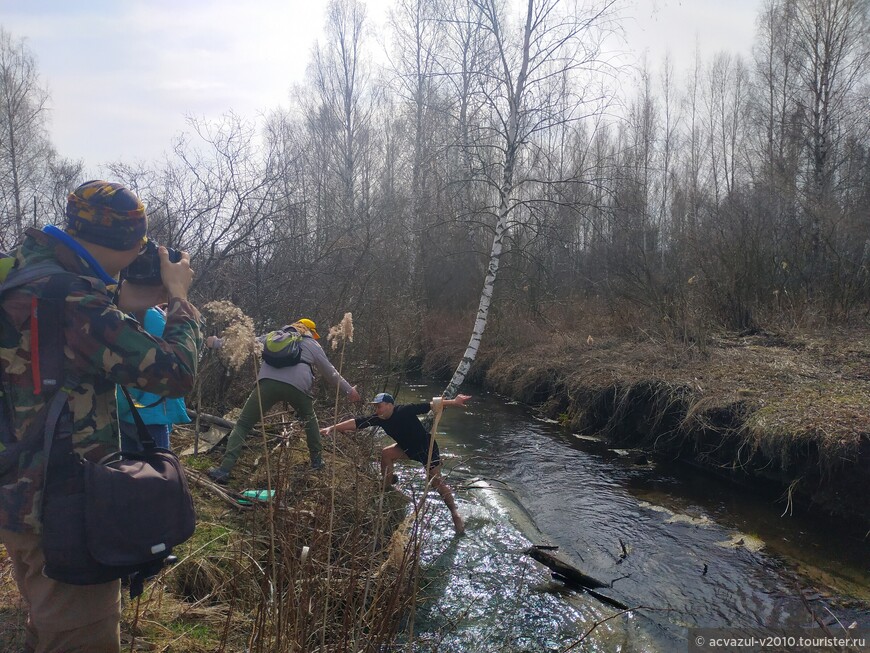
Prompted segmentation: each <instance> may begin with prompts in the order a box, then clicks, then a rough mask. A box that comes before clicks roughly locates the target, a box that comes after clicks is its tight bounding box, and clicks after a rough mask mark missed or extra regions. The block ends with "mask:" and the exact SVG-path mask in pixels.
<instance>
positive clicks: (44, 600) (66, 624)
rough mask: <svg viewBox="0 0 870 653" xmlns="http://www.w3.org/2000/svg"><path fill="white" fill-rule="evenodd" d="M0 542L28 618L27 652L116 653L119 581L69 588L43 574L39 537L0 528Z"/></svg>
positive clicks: (71, 586) (118, 640)
mask: <svg viewBox="0 0 870 653" xmlns="http://www.w3.org/2000/svg"><path fill="white" fill-rule="evenodd" d="M0 542H2V543H3V544H5V545H6V550H7V551H8V553H9V557H10V559H11V560H12V571H13V574H14V576H15V582H16V583H18V590H19V591H20V592H21V596H22V597H23V598H24V601H25V603H26V604H27V608H28V610H29V614H28V617H27V624H26V625H25V631H26V632H25V649H24V650H25V651H33V652H34V653H118V652H119V651H120V649H121V626H120V624H121V582H120V581H117V580H116V581H112V582H110V583H103V584H101V585H67V584H66V583H58V582H57V581H54V580H51V579H50V578H46V577H45V576H43V575H42V566H43V564H44V558H43V557H42V546H41V544H40V537H39V536H38V535H32V534H29V533H13V532H11V531H5V530H0Z"/></svg>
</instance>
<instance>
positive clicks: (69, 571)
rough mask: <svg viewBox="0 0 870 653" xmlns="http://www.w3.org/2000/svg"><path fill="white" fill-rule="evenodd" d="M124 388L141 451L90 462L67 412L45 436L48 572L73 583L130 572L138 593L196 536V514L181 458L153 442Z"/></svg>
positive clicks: (132, 591) (133, 589)
mask: <svg viewBox="0 0 870 653" xmlns="http://www.w3.org/2000/svg"><path fill="white" fill-rule="evenodd" d="M122 390H123V391H124V394H125V395H126V397H127V401H129V402H130V406H131V408H132V412H133V418H134V420H135V422H136V427H137V431H138V436H139V440H140V443H141V444H142V447H143V451H141V452H130V451H122V452H118V453H116V454H111V455H110V456H107V457H106V458H104V459H103V460H101V461H100V462H99V463H94V462H91V461H88V460H85V459H84V458H82V457H81V456H79V455H78V454H77V453H75V451H74V449H73V446H72V430H73V429H72V419H71V417H70V416H69V414H68V411H65V415H64V416H63V417H62V418H61V419H60V420H59V423H58V429H57V431H56V432H55V434H54V436H53V437H51V438H50V437H48V435H47V436H46V449H45V451H46V460H47V467H46V484H45V492H44V499H43V512H42V523H43V533H42V548H43V553H44V555H45V568H44V569H43V573H44V574H45V575H46V576H48V577H49V578H52V579H54V580H57V581H60V582H63V583H69V584H72V585H94V584H98V583H105V582H109V581H111V580H115V579H118V578H129V579H130V595H131V597H135V596H138V594H140V593H141V592H142V583H143V581H144V579H146V578H148V577H150V576H154V575H156V574H157V573H158V572H159V571H160V569H161V568H162V566H163V562H164V559H165V558H166V557H167V556H168V555H170V553H171V550H172V547H174V546H177V545H179V544H181V543H183V542H185V541H186V540H187V539H189V538H190V536H191V535H193V531H194V528H195V526H196V513H195V512H194V508H193V499H192V497H191V495H190V490H189V488H188V486H187V479H186V477H185V475H184V469H183V468H182V466H181V463H180V462H179V461H178V458H177V457H176V456H175V454H174V453H172V452H171V451H168V450H166V449H160V448H157V447H156V446H155V444H154V440H153V439H152V438H151V436H150V434H149V433H148V429H147V428H146V427H145V424H144V423H143V422H142V418H141V416H140V415H139V412H138V410H137V409H136V407H135V405H134V403H133V401H132V399H131V397H130V395H129V393H128V392H127V390H126V388H122Z"/></svg>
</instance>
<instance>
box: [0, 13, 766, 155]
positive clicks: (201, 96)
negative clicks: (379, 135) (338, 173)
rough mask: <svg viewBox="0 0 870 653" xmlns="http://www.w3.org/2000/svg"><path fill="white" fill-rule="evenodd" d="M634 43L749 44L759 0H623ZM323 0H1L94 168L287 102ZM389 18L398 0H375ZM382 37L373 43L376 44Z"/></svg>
mask: <svg viewBox="0 0 870 653" xmlns="http://www.w3.org/2000/svg"><path fill="white" fill-rule="evenodd" d="M627 1H628V2H629V3H633V4H629V5H628V6H627V8H626V11H625V12H624V13H625V14H632V15H633V16H634V20H633V21H631V22H628V23H626V33H627V36H628V38H629V39H630V50H631V51H632V52H633V53H634V54H635V55H636V56H638V57H639V56H640V54H641V53H642V52H643V51H644V50H645V49H646V50H648V52H649V59H650V62H651V63H656V62H657V61H659V60H660V59H661V57H662V56H663V54H664V52H665V51H666V50H670V51H671V53H672V55H673V57H674V59H675V61H676V62H678V68H682V69H685V68H686V67H688V65H689V63H690V62H691V60H692V56H693V52H694V48H695V42H696V37H697V39H698V40H699V42H700V44H701V47H702V50H703V52H704V53H705V55H711V54H713V53H714V52H716V51H718V50H720V49H727V50H729V51H732V52H742V53H744V54H748V48H749V44H750V43H751V41H752V36H753V32H754V20H755V13H756V11H757V7H758V4H759V1H760V0H728V2H725V1H724V0H627ZM326 4H327V0H248V1H246V2H240V1H239V0H126V1H125V0H114V1H109V0H89V1H88V2H72V1H70V2H55V1H53V0H28V2H18V1H17V0H0V15H2V16H3V18H2V23H0V24H2V25H3V26H4V28H5V29H7V30H9V31H11V32H12V33H13V35H14V36H16V37H27V41H28V44H29V47H30V48H31V50H32V51H33V53H34V54H35V55H36V57H37V60H38V65H39V70H40V71H41V77H42V79H43V82H44V83H45V84H46V85H47V86H48V88H49V91H50V93H51V97H52V106H53V120H52V138H53V141H54V143H55V146H56V147H57V149H58V151H59V152H60V153H61V154H63V155H65V156H68V157H71V158H81V159H83V160H85V162H86V164H87V165H88V166H89V167H90V168H91V169H92V171H93V168H94V167H95V166H97V165H99V164H102V163H107V162H109V161H115V160H126V161H130V160H148V159H153V158H159V157H160V156H161V155H162V153H163V152H164V151H166V150H168V149H169V148H170V147H171V144H172V140H173V138H174V137H175V136H176V135H177V134H178V133H180V132H181V131H182V130H184V129H185V127H186V125H185V115H187V114H191V115H195V116H206V117H213V118H214V117H218V116H219V115H220V114H222V113H225V112H226V111H229V110H233V111H235V112H236V113H238V114H239V115H242V116H245V117H248V118H251V119H254V118H256V117H257V116H258V115H259V114H261V113H263V112H267V111H269V110H271V109H274V108H277V107H279V106H282V105H287V103H288V94H289V92H290V89H291V87H292V86H293V85H294V84H295V83H297V82H299V81H300V80H301V79H302V78H303V76H304V73H305V68H306V66H307V64H308V62H309V59H310V54H311V48H312V46H313V44H314V41H315V39H318V38H322V36H321V35H322V30H323V21H324V15H325V8H326ZM367 4H368V5H369V7H370V8H369V17H370V20H371V21H372V22H373V23H374V24H375V25H380V24H382V23H383V21H384V18H385V14H386V7H387V6H389V5H390V4H391V0H370V2H368V3H367ZM377 47H378V46H377V45H376V43H375V42H372V43H371V48H372V49H376V48H377Z"/></svg>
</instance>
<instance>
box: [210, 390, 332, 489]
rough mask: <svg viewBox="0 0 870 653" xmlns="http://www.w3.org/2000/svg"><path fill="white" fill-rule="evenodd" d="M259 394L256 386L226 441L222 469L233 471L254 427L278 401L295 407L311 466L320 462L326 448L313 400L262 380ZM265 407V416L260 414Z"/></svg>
mask: <svg viewBox="0 0 870 653" xmlns="http://www.w3.org/2000/svg"><path fill="white" fill-rule="evenodd" d="M259 386H260V392H259V397H258V396H257V386H254V391H253V392H252V393H251V396H250V397H248V400H247V401H246V402H245V405H244V407H243V408H242V414H241V415H239V420H238V421H237V422H236V426H235V428H234V429H233V430H232V433H230V437H229V440H228V441H227V451H226V453H225V454H224V458H223V460H222V461H221V469H222V470H224V471H225V472H230V471H232V469H233V467H234V466H235V464H236V461H238V459H239V456H240V455H241V453H242V448H243V447H244V444H245V438H246V437H248V433H250V432H251V429H252V428H253V427H254V425H255V424H256V423H257V422H259V421H260V420H262V419H263V415H264V414H265V413H267V412H269V409H270V408H271V407H272V406H274V405H275V404H277V403H278V402H279V401H286V402H287V403H288V404H290V405H291V406H293V410H295V411H296V416H297V417H298V418H299V420H300V421H301V422H302V423H303V424H304V425H305V442H306V444H308V453H309V455H310V456H311V462H312V463H313V462H315V461H318V460H320V455H321V451H322V450H323V446H322V444H321V442H320V428H319V425H318V424H317V415H315V414H314V400H313V399H312V398H311V397H309V396H308V395H307V394H305V393H304V392H302V391H301V390H300V389H299V388H297V387H296V386H292V385H290V384H289V383H282V382H281V381H274V380H272V379H260V381H259ZM261 404H262V407H263V412H262V413H261V412H260V405H261Z"/></svg>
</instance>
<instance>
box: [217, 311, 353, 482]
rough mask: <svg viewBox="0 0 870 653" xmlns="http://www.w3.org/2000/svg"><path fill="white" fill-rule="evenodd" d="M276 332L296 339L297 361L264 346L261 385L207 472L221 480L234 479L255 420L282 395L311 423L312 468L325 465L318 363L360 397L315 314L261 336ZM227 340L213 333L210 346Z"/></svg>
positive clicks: (308, 425) (308, 429)
mask: <svg viewBox="0 0 870 653" xmlns="http://www.w3.org/2000/svg"><path fill="white" fill-rule="evenodd" d="M275 334H277V335H278V336H281V337H284V338H285V339H286V341H294V346H295V347H296V348H297V350H296V356H295V357H294V358H295V362H290V363H288V364H286V365H283V366H279V363H277V362H274V361H273V363H272V364H270V363H269V362H267V360H273V359H271V358H268V356H267V354H266V350H264V360H263V364H262V365H261V366H260V373H259V375H258V378H257V386H258V387H255V388H254V390H253V391H252V392H251V394H250V396H249V397H248V399H247V401H246V402H245V405H244V407H243V408H242V413H241V415H239V419H238V421H237V422H236V425H235V427H234V428H233V430H232V432H231V433H230V436H229V439H228V440H227V449H226V452H225V453H224V457H223V459H222V460H221V464H220V466H219V467H212V468H211V469H209V470H208V472H207V473H208V476H209V478H211V479H212V480H213V481H215V482H216V483H221V484H223V483H227V482H228V481H229V479H230V473H231V472H232V470H233V467H235V465H236V462H237V461H238V459H239V456H240V455H241V453H242V447H243V446H244V442H245V438H246V437H247V436H248V433H250V431H251V429H252V428H253V427H254V424H256V423H257V422H258V421H260V420H261V419H262V418H263V415H265V414H266V413H267V412H268V411H269V409H270V408H272V406H274V405H275V404H277V403H278V402H279V401H286V402H287V403H288V404H290V405H291V406H293V409H294V410H295V411H296V416H297V418H298V419H299V421H301V422H302V423H303V424H304V425H305V442H306V444H307V445H308V454H309V456H310V459H311V468H312V469H315V470H317V469H321V468H322V467H323V457H322V451H323V445H322V444H321V440H320V427H319V426H318V423H317V415H316V414H315V412H314V398H313V396H312V388H313V386H314V369H315V368H316V369H317V371H318V372H319V373H320V375H321V376H322V377H323V378H324V379H325V380H326V382H327V383H329V384H330V385H331V386H333V387H335V386H338V387H339V388H341V390H342V391H343V392H344V394H345V395H346V396H347V398H348V399H350V400H351V401H359V400H360V396H359V393H358V392H357V390H356V388H355V387H353V386H351V385H350V383H348V382H347V381H346V380H345V379H344V378H343V377H342V376H341V374H339V373H338V370H336V369H335V367H333V366H332V363H330V362H329V360H328V359H327V358H326V353H325V352H324V351H323V348H322V347H321V346H320V343H318V342H317V341H318V340H319V339H320V335H318V333H317V325H316V324H315V323H314V321H313V320H311V319H309V318H307V317H305V318H302V319H300V320H297V321H296V322H293V323H292V324H288V325H286V326H284V327H282V328H281V329H279V330H278V331H273V332H271V333H269V334H267V335H264V336H260V337H259V338H258V340H260V341H261V342H263V343H264V344H265V345H266V346H267V347H268V346H269V344H270V342H271V340H272V336H273V335H275ZM222 345H223V340H221V339H220V338H218V337H216V336H209V337H208V338H207V339H206V346H208V347H211V348H214V349H217V348H220V347H221V346H222ZM261 409H262V412H261Z"/></svg>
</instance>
